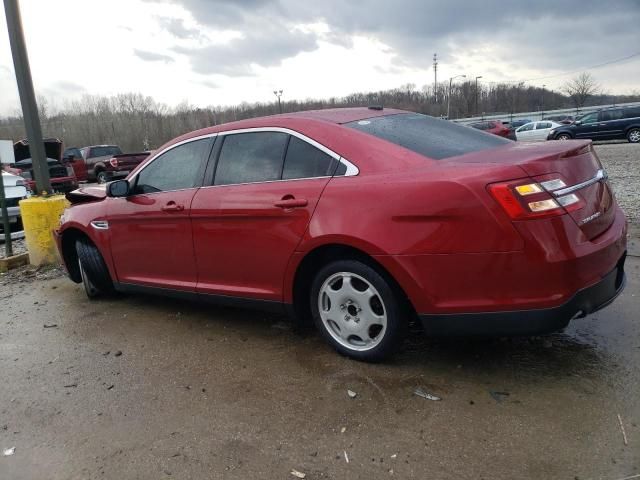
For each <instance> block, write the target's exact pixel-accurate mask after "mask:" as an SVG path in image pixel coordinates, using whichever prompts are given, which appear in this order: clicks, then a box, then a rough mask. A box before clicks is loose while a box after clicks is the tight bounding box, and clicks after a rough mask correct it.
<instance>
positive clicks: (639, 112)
mask: <svg viewBox="0 0 640 480" xmlns="http://www.w3.org/2000/svg"><path fill="white" fill-rule="evenodd" d="M638 117H640V107H632V108H625V109H624V110H623V118H638Z"/></svg>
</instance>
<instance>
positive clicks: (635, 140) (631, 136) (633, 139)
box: [629, 129, 640, 143]
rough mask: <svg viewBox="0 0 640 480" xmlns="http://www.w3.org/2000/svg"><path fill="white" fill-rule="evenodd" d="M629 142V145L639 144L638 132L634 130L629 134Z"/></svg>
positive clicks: (639, 132)
mask: <svg viewBox="0 0 640 480" xmlns="http://www.w3.org/2000/svg"><path fill="white" fill-rule="evenodd" d="M629 141H630V142H631V143H638V142H640V130H638V129H634V130H631V131H630V132H629Z"/></svg>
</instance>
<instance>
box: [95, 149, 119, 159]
mask: <svg viewBox="0 0 640 480" xmlns="http://www.w3.org/2000/svg"><path fill="white" fill-rule="evenodd" d="M121 153H122V150H120V147H91V154H90V156H89V158H95V157H106V156H109V155H120V154H121Z"/></svg>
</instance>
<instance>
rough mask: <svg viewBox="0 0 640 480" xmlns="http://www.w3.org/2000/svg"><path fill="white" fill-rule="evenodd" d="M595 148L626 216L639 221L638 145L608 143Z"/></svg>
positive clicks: (639, 168)
mask: <svg viewBox="0 0 640 480" xmlns="http://www.w3.org/2000/svg"><path fill="white" fill-rule="evenodd" d="M595 149H596V152H597V153H598V156H599V157H600V160H601V161H602V164H603V165H604V167H605V168H606V169H607V173H608V174H609V179H610V182H611V185H612V186H613V190H614V191H615V194H616V198H617V199H618V203H619V204H620V206H621V207H622V209H623V210H624V212H625V213H626V214H627V218H628V219H629V221H630V222H631V223H636V224H638V223H640V145H634V144H631V143H608V144H600V145H595Z"/></svg>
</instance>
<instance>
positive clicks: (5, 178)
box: [2, 172, 24, 187]
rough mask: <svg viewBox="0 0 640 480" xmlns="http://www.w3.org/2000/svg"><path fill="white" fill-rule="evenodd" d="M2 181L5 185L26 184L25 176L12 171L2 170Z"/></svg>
mask: <svg viewBox="0 0 640 480" xmlns="http://www.w3.org/2000/svg"><path fill="white" fill-rule="evenodd" d="M2 183H4V186H5V187H16V186H20V185H24V178H22V177H19V176H18V175H13V174H11V173H7V172H2Z"/></svg>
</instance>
